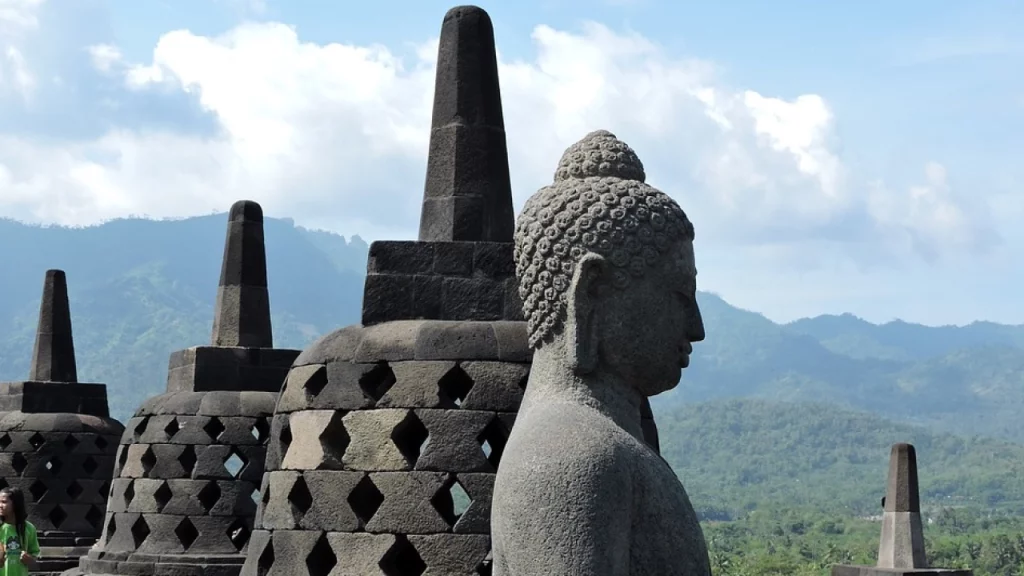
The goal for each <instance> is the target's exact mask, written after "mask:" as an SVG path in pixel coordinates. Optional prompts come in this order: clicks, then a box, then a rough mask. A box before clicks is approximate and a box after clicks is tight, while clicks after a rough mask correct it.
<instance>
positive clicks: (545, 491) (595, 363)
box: [491, 131, 711, 576]
mask: <svg viewBox="0 0 1024 576" xmlns="http://www.w3.org/2000/svg"><path fill="white" fill-rule="evenodd" d="M644 178H645V177H644V170H643V165H642V164H641V163H640V161H639V159H638V158H637V157H636V154H635V153H634V152H633V151H632V150H631V149H630V148H629V147H628V146H626V145H625V144H624V143H622V142H620V141H619V140H617V139H616V138H615V137H614V136H613V135H612V134H610V133H608V132H603V131H599V132H594V133H591V134H589V135H587V136H586V137H585V138H583V140H581V141H580V142H578V143H576V144H574V145H573V146H571V147H570V148H569V149H568V150H567V151H566V153H565V155H564V156H563V157H562V160H561V161H560V163H559V167H558V170H557V172H556V175H555V182H554V184H553V185H551V186H548V187H545V188H543V189H541V190H540V191H539V192H537V193H536V194H535V195H534V196H532V197H531V198H530V199H529V200H528V201H527V202H526V205H525V207H524V208H523V212H522V214H521V215H520V217H519V221H518V222H517V226H516V237H515V244H516V260H517V270H516V272H517V277H518V278H519V281H520V296H521V297H522V298H523V301H524V315H525V317H526V318H527V321H528V322H529V339H530V344H531V346H533V347H534V349H535V352H534V359H533V365H532V368H531V372H530V377H529V382H528V384H527V386H526V392H525V395H524V397H523V400H522V404H521V407H520V409H519V413H518V417H517V419H516V424H515V427H514V428H513V429H512V433H511V436H510V438H509V440H508V443H507V445H506V446H505V450H504V454H503V456H502V460H501V467H500V468H498V472H497V478H496V480H495V484H494V496H493V501H492V513H491V532H492V538H493V551H492V553H493V559H494V566H493V568H494V574H495V575H500V576H509V575H515V576H525V575H541V574H581V575H582V574H587V575H591V576H601V575H621V576H626V575H636V576H640V575H650V574H666V575H668V574H677V575H687V576H693V575H701V576H710V574H711V568H710V563H709V559H708V552H707V547H706V545H705V541H704V536H703V533H702V531H701V528H700V525H699V523H698V521H697V516H696V513H695V512H694V509H693V507H692V505H691V504H690V501H689V498H688V497H687V495H686V492H685V490H684V489H683V486H682V484H681V483H680V482H679V479H678V478H677V477H676V475H675V473H674V472H673V471H672V469H671V468H670V467H669V466H668V464H667V463H666V462H665V461H664V460H662V459H661V457H660V456H659V455H658V453H657V452H656V450H654V449H652V447H651V446H650V445H649V444H648V442H647V441H646V440H645V434H644V426H643V420H645V418H644V416H645V414H644V411H645V409H644V400H645V398H646V397H648V396H651V395H654V394H658V393H660V392H663V391H665V390H668V389H671V388H673V387H674V386H675V385H676V384H677V382H678V381H679V377H680V372H681V369H682V368H685V367H686V366H687V365H688V364H689V354H690V352H691V350H692V345H691V344H692V343H693V342H698V341H700V340H703V339H704V327H703V322H702V320H701V317H700V311H699V310H698V308H697V304H696V297H695V296H696V269H695V266H694V256H693V244H692V239H693V229H692V226H691V225H690V223H689V220H687V218H686V215H685V214H684V213H683V211H682V210H681V209H680V208H679V206H678V205H677V204H676V203H675V202H674V201H673V200H672V199H671V198H669V197H668V196H667V195H665V194H664V193H662V192H660V191H658V190H656V189H654V188H652V187H650V186H648V185H647V184H645V183H644Z"/></svg>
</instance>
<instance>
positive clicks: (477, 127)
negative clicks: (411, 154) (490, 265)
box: [419, 6, 515, 242]
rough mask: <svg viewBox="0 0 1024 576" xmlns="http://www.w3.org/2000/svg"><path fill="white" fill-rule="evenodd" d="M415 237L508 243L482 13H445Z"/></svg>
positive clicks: (506, 192) (503, 169)
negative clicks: (425, 177)
mask: <svg viewBox="0 0 1024 576" xmlns="http://www.w3.org/2000/svg"><path fill="white" fill-rule="evenodd" d="M420 218H421V219H420V236H419V239H420V240H421V241H425V242H431V241H436V242H452V241H455V242H511V241H512V231H513V226H514V220H515V215H514V213H513V210H512V186H511V184H510V183H509V169H508V147H507V145H506V142H505V120H504V117H503V116H502V112H501V90H500V88H499V85H498V58H497V54H496V51H495V48H494V27H493V26H492V25H491V18H490V16H488V15H487V12H485V11H484V10H482V9H481V8H478V7H476V6H458V7H456V8H452V9H451V10H449V11H448V13H447V14H445V17H444V22H443V24H442V25H441V41H440V45H439V47H438V50H437V77H436V81H435V84H434V111H433V118H432V121H431V128H430V151H429V155H428V157H427V181H426V187H425V190H424V198H423V212H422V213H421V216H420Z"/></svg>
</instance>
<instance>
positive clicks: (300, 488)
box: [288, 476, 313, 523]
mask: <svg viewBox="0 0 1024 576" xmlns="http://www.w3.org/2000/svg"><path fill="white" fill-rule="evenodd" d="M288 502H289V503H290V504H291V505H292V515H293V516H294V517H295V522H296V523H298V522H299V521H300V520H302V517H303V516H305V515H306V512H309V509H310V508H312V507H313V495H312V494H310V493H309V486H307V485H306V480H305V479H304V478H303V477H302V476H299V477H298V478H297V479H296V480H295V484H292V489H291V490H289V491H288Z"/></svg>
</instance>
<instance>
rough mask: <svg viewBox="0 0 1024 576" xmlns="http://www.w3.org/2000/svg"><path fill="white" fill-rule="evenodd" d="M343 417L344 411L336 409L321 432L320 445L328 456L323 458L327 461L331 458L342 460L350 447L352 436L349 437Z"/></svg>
mask: <svg viewBox="0 0 1024 576" xmlns="http://www.w3.org/2000/svg"><path fill="white" fill-rule="evenodd" d="M343 417H344V413H343V412H341V411H336V412H335V413H334V415H333V416H331V420H330V421H329V422H328V423H327V426H324V429H323V432H321V433H320V446H321V447H322V448H323V450H324V454H325V455H326V456H327V458H324V460H323V461H324V462H325V463H326V462H328V461H330V460H336V461H338V462H341V459H342V458H343V457H344V456H345V450H347V449H348V444H349V442H350V441H351V438H349V435H348V430H345V424H344V423H343V422H342V418H343Z"/></svg>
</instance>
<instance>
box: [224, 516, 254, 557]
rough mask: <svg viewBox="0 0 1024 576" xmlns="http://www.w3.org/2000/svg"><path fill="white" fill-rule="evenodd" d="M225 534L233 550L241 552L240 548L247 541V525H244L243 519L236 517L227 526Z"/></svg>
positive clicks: (243, 546)
mask: <svg viewBox="0 0 1024 576" xmlns="http://www.w3.org/2000/svg"><path fill="white" fill-rule="evenodd" d="M227 535H228V540H231V543H232V544H233V545H234V546H235V550H238V551H239V552H241V551H242V548H245V543H246V542H248V541H249V527H248V526H246V525H245V521H243V520H242V519H241V518H237V519H235V521H234V522H232V523H231V525H230V526H228V531H227Z"/></svg>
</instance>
